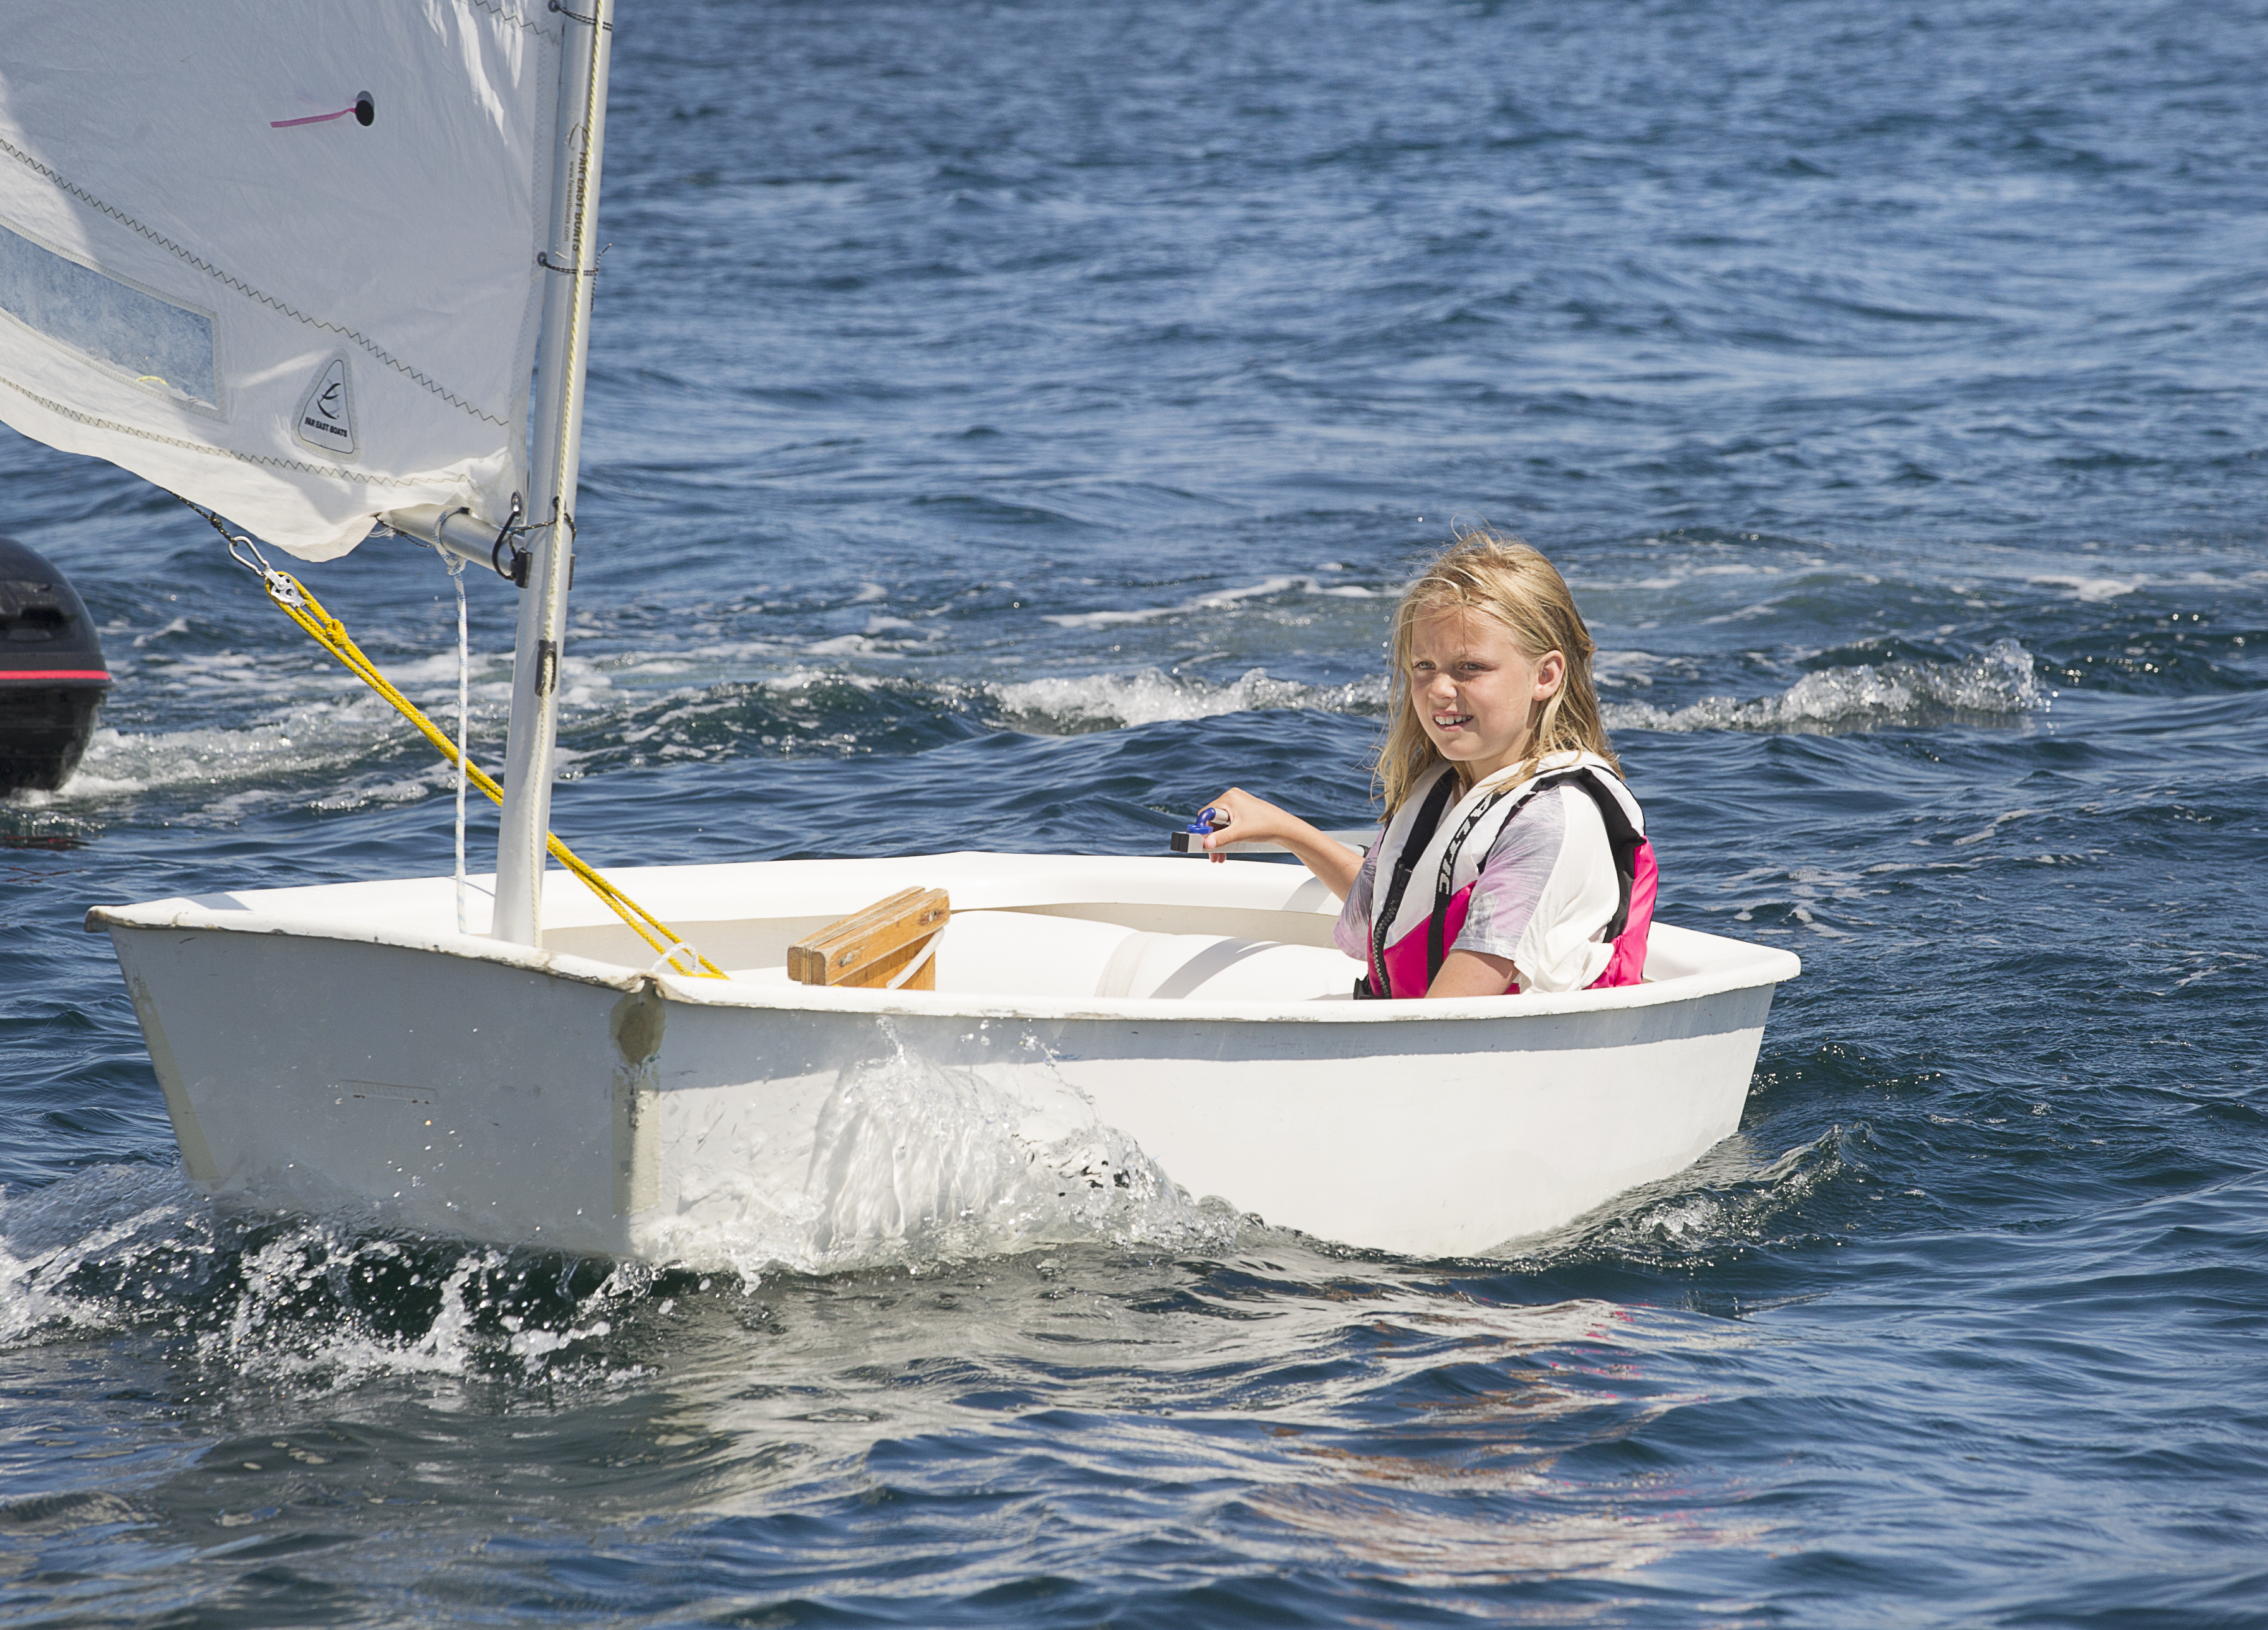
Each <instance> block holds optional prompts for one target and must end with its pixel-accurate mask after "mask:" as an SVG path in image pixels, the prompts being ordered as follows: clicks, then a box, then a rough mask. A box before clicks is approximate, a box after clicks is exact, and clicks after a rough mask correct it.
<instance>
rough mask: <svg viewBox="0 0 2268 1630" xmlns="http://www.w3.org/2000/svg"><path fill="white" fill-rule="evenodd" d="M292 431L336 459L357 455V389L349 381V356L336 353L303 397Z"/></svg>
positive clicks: (305, 443) (304, 441) (300, 400)
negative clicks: (355, 414) (355, 394)
mask: <svg viewBox="0 0 2268 1630" xmlns="http://www.w3.org/2000/svg"><path fill="white" fill-rule="evenodd" d="M291 434H292V435H294V436H296V437H298V438H299V440H300V442H301V444H304V445H306V446H309V447H313V449H314V450H315V451H316V452H327V453H328V454H330V455H331V456H332V457H333V458H335V459H351V458H353V457H354V455H355V448H356V445H357V444H356V441H355V425H354V391H353V389H352V387H350V385H348V384H347V359H346V358H345V357H343V356H334V357H332V358H331V360H330V361H329V362H328V363H324V364H323V368H322V371H320V373H318V374H316V376H315V382H314V383H313V385H309V386H308V387H307V393H306V395H305V396H303V397H301V398H300V399H299V411H298V415H296V417H295V418H294V419H293V421H292V424H291Z"/></svg>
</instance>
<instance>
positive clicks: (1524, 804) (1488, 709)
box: [1204, 532, 1654, 996]
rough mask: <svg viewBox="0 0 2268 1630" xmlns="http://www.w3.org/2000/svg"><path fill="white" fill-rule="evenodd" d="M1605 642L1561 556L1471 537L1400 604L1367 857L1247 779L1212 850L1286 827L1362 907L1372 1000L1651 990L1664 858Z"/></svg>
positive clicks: (1360, 989) (1220, 817)
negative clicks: (1614, 691)
mask: <svg viewBox="0 0 2268 1630" xmlns="http://www.w3.org/2000/svg"><path fill="white" fill-rule="evenodd" d="M1594 649H1595V648H1594V646H1593V644H1592V642H1591V635H1590V632H1589V630H1587V628H1584V626H1583V619H1582V615H1581V613H1579V612H1578V611H1576V609H1575V600H1574V597H1573V596H1572V595H1571V594H1569V593H1568V591H1567V585H1566V584H1565V582H1564V581H1562V580H1561V578H1560V576H1559V574H1558V573H1557V571H1555V570H1553V569H1552V567H1551V562H1549V561H1547V560H1545V559H1544V558H1543V556H1542V555H1541V554H1537V553H1536V552H1535V550H1534V549H1531V548H1529V547H1528V546H1527V545H1526V544H1524V543H1521V542H1520V541H1519V540H1516V539H1500V538H1496V537H1492V536H1490V535H1489V534H1487V533H1484V532H1483V533H1476V534H1474V535H1472V536H1470V537H1468V538H1466V539H1465V540H1462V542H1460V543H1459V544H1457V545H1456V546H1455V547H1454V548H1451V549H1450V550H1448V551H1447V553H1446V554H1443V555H1441V556H1440V559H1438V560H1436V561H1435V562H1433V563H1432V565H1431V566H1429V567H1427V568H1426V569H1425V572H1424V573H1423V574H1422V575H1421V576H1419V577H1418V581H1417V582H1416V583H1414V584H1411V585H1410V590H1409V591H1408V592H1407V593H1405V594H1404V595H1403V597H1402V604H1401V606H1400V607H1399V608H1398V609H1397V610H1396V611H1395V616H1394V658H1393V662H1394V665H1393V671H1392V674H1391V676H1390V678H1391V682H1392V690H1391V696H1390V701H1389V706H1388V713H1389V718H1390V723H1389V724H1388V729H1387V734H1386V742H1385V745H1383V746H1382V747H1381V748H1380V749H1379V754H1378V777H1379V780H1380V781H1381V782H1382V783H1383V785H1384V790H1385V797H1386V830H1385V833H1384V834H1383V836H1382V837H1381V839H1380V841H1379V842H1378V843H1377V844H1376V845H1375V846H1374V847H1373V848H1372V849H1371V850H1370V851H1369V853H1368V854H1364V853H1362V852H1360V851H1359V850H1356V849H1351V848H1347V847H1346V845H1344V844H1343V843H1340V842H1337V841H1335V840H1333V839H1331V838H1329V837H1326V836H1325V835H1324V834H1323V833H1321V832H1319V831H1317V830H1316V829H1315V828H1314V826H1309V825H1308V824H1307V822H1306V821H1303V820H1301V819H1299V818H1298V817H1297V816H1294V815H1291V814H1287V813H1286V812H1285V811H1283V810H1280V809H1278V808H1277V807H1276V806H1275V805H1274V804H1270V803H1267V802H1266V801H1264V800H1263V799H1260V798H1256V797H1253V796H1252V795H1251V794H1250V793H1248V792H1245V791H1242V790H1241V789H1236V788H1231V789H1229V790H1228V791H1226V792H1225V793H1223V794H1221V795H1220V797H1218V798H1216V799H1214V800H1213V806H1212V810H1211V816H1212V822H1213V833H1212V835H1211V836H1210V837H1208V838H1206V839H1205V840H1204V847H1205V848H1206V849H1207V850H1209V851H1211V852H1212V857H1213V858H1214V859H1215V860H1219V859H1222V858H1224V856H1223V855H1221V854H1220V853H1219V851H1220V850H1221V849H1222V848H1225V847H1226V845H1228V844H1230V843H1234V842H1238V841H1246V842H1249V841H1255V840H1260V839H1271V838H1272V839H1274V840H1276V841H1278V842H1281V843H1283V844H1285V845H1286V846H1287V847H1288V848H1291V849H1292V852H1293V853H1294V854H1296V855H1299V857H1300V859H1301V860H1303V861H1305V862H1306V863H1307V869H1308V870H1310V871H1312V872H1314V874H1315V876H1317V877H1320V878H1322V880H1323V882H1324V884H1325V885H1327V886H1328V887H1329V889H1330V891H1331V892H1333V893H1334V894H1337V895H1338V896H1339V897H1340V898H1341V899H1343V900H1344V902H1345V905H1344V907H1342V909H1341V910H1340V913H1339V921H1338V929H1337V941H1338V945H1339V949H1340V950H1342V951H1345V952H1346V953H1347V955H1349V956H1350V957H1353V958H1358V959H1359V960H1360V961H1362V962H1363V963H1364V964H1366V966H1367V968H1368V973H1366V976H1365V978H1364V979H1363V980H1362V982H1361V983H1360V984H1359V985H1358V986H1357V987H1356V990H1355V994H1356V995H1358V996H1388V995H1392V996H1483V995H1487V996H1494V995H1505V994H1506V993H1507V992H1512V991H1526V990H1542V991H1561V990H1580V989H1582V988H1585V987H1587V986H1594V985H1634V984H1636V983H1637V982H1638V978H1639V975H1640V973H1641V971H1642V970H1643V968H1644V966H1645V963H1646V930H1647V929H1648V927H1649V926H1650V925H1651V924H1652V922H1653V895H1654V866H1653V848H1652V847H1651V846H1650V845H1649V844H1648V843H1647V842H1646V818H1645V816H1644V815H1643V814H1642V813H1641V812H1640V811H1639V810H1638V804H1637V801H1636V800H1634V799H1633V798H1632V797H1631V795H1630V792H1629V789H1627V788H1625V787H1624V785H1623V782H1622V767H1621V766H1620V764H1618V763H1617V762H1616V760H1615V756H1614V753H1613V752H1612V750H1611V749H1609V746H1608V745H1607V732H1606V729H1605V727H1604V726H1603V725H1602V724H1601V723H1600V722H1599V701H1598V695H1597V693H1596V692H1595V691H1594V690H1593V688H1592V686H1591V653H1592V651H1593V650H1594Z"/></svg>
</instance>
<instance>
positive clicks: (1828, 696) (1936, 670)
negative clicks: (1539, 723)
mask: <svg viewBox="0 0 2268 1630" xmlns="http://www.w3.org/2000/svg"><path fill="white" fill-rule="evenodd" d="M2046 701H2047V693H2046V692H2045V691H2044V690H2043V688H2042V687H2041V685H2040V682H2039V680H2038V679H2037V678H2036V677H2035V676H2034V674H2033V672H2032V658H2031V654H2030V653H2029V651H2027V650H2024V648H2023V647H2022V646H2021V645H2019V644H2018V643H2016V642H2015V641H2014V640H2001V641H1999V642H1996V643H1995V644H1993V645H1992V647H1991V649H1989V650H1985V651H1984V652H1982V653H1980V654H1978V655H1977V656H1975V657H1970V658H1969V659H1968V660H1967V661H1965V662H1943V663H1933V662H1889V663H1883V664H1881V665H1879V666H1877V665H1876V664H1872V663H1861V664H1858V665H1856V666H1854V667H1848V668H1822V669H1820V670H1819V671H1818V672H1814V673H1807V674H1805V675H1804V676H1803V677H1802V678H1801V679H1798V680H1797V681H1796V682H1795V683H1794V684H1793V685H1791V686H1789V687H1787V689H1786V690H1784V691H1782V692H1780V693H1779V694H1778V695H1774V696H1759V697H1756V698H1754V699H1752V700H1750V701H1739V700H1738V699H1736V698H1734V697H1731V696H1705V697H1704V698H1702V699H1701V700H1700V701H1697V702H1693V703H1691V704H1690V705H1688V706H1686V707H1683V708H1680V709H1676V710H1675V712H1671V711H1668V710H1667V709H1661V708H1657V707H1653V706H1652V705H1651V704H1649V703H1646V702H1609V703H1607V704H1605V705H1604V706H1603V707H1602V709H1601V712H1602V716H1604V718H1605V721H1606V725H1607V728H1608V729H1609V730H1610V731H1615V730H1644V731H1790V730H1821V729H1832V728H1835V727H1837V726H1846V727H1848V726H1863V725H1871V724H1885V723H1896V722H1898V721H1900V720H1904V719H1914V718H1920V717H1923V716H1927V715H1930V714H1933V713H1945V712H1953V713H1960V714H1971V715H1986V716H2014V715H2019V714H2024V713H2029V712H2032V711H2034V710H2036V709H2039V708H2041V707H2043V706H2044V705H2045V703H2046Z"/></svg>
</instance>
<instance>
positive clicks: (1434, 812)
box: [1354, 770, 1457, 1000]
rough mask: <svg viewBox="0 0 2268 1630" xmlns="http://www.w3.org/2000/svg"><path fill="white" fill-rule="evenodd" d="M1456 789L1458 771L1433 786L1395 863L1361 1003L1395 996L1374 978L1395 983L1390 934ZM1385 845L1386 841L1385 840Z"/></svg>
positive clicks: (1361, 984)
mask: <svg viewBox="0 0 2268 1630" xmlns="http://www.w3.org/2000/svg"><path fill="white" fill-rule="evenodd" d="M1456 789H1457V773H1456V771H1454V770H1449V771H1447V772H1445V773H1444V774H1443V775H1442V776H1441V779H1440V780H1439V781H1437V782H1434V783H1433V789H1432V791H1431V792H1429V793H1427V794H1426V795H1425V803H1423V804H1419V805H1418V813H1417V815H1416V816H1415V817H1414V818H1413V819H1411V821H1410V836H1409V837H1408V838H1407V839H1406V840H1405V841H1403V845H1402V853H1401V854H1400V855H1397V856H1396V857H1395V862H1394V871H1393V875H1392V880H1391V882H1389V883H1388V885H1387V890H1386V903H1385V906H1384V907H1383V908H1382V909H1378V910H1373V912H1372V913H1371V914H1370V969H1369V970H1367V971H1366V972H1365V973H1363V975H1362V977H1360V978H1359V979H1358V980H1355V982H1354V994H1355V996H1356V998H1357V999H1358V1000H1362V999H1365V998H1368V997H1373V996H1381V997H1383V996H1390V995H1393V994H1394V992H1393V991H1392V989H1391V988H1388V989H1386V990H1373V989H1372V988H1371V983H1370V975H1371V973H1373V972H1374V973H1377V975H1378V977H1379V978H1380V979H1381V980H1384V981H1385V982H1386V983H1387V984H1388V986H1389V987H1390V986H1391V984H1392V982H1393V981H1392V980H1390V979H1388V975H1387V972H1386V935H1387V930H1388V929H1391V928H1392V927H1393V926H1394V914H1395V912H1397V911H1399V910H1401V909H1402V897H1403V895H1404V894H1406V893H1408V892H1410V873H1411V872H1413V871H1415V870H1418V856H1419V855H1423V854H1424V853H1425V846H1426V845H1427V844H1428V843H1431V842H1432V841H1433V832H1434V829H1435V828H1436V827H1438V826H1440V824H1441V817H1442V816H1444V815H1446V814H1447V813H1448V811H1449V804H1450V803H1451V802H1452V800H1453V799H1454V797H1455V794H1456ZM1381 841H1383V840H1382V839H1381ZM1376 882H1377V877H1376V874H1375V873H1373V876H1372V884H1373V886H1375V885H1376Z"/></svg>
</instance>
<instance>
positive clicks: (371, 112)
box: [354, 91, 378, 130]
mask: <svg viewBox="0 0 2268 1630" xmlns="http://www.w3.org/2000/svg"><path fill="white" fill-rule="evenodd" d="M354 116H355V122H356V123H357V124H358V125H360V126H361V127H362V128H364V129H365V130H367V129H369V128H370V127H371V124H372V121H374V120H376V119H377V117H378V103H377V102H376V100H375V99H372V96H371V93H370V92H367V91H357V92H355V105H354Z"/></svg>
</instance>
